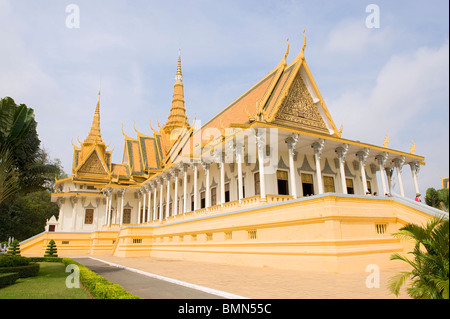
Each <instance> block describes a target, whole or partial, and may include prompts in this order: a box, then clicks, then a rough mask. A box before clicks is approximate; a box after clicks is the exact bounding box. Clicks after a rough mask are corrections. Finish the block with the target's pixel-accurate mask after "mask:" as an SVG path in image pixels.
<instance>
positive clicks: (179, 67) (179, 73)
mask: <svg viewBox="0 0 450 319" xmlns="http://www.w3.org/2000/svg"><path fill="white" fill-rule="evenodd" d="M175 80H176V81H179V82H181V81H182V80H183V75H182V74H181V49H180V48H178V66H177V74H176V75H175Z"/></svg>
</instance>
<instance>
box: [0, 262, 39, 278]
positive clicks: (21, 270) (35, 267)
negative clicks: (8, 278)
mask: <svg viewBox="0 0 450 319" xmlns="http://www.w3.org/2000/svg"><path fill="white" fill-rule="evenodd" d="M39 268H40V267H39V264H38V263H30V264H29V265H27V266H15V267H0V273H3V274H5V273H12V272H16V273H18V274H19V278H26V277H33V276H37V275H38V274H39Z"/></svg>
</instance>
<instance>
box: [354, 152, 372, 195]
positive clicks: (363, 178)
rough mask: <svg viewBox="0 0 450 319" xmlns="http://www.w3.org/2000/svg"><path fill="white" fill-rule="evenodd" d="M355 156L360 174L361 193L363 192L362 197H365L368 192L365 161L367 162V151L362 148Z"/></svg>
mask: <svg viewBox="0 0 450 319" xmlns="http://www.w3.org/2000/svg"><path fill="white" fill-rule="evenodd" d="M356 156H358V160H359V169H360V173H361V181H362V184H363V191H364V195H366V194H367V192H368V189H367V179H366V161H367V157H368V156H369V149H368V148H364V149H363V150H362V151H359V152H358V153H356Z"/></svg>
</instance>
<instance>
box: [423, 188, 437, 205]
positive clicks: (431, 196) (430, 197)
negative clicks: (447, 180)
mask: <svg viewBox="0 0 450 319" xmlns="http://www.w3.org/2000/svg"><path fill="white" fill-rule="evenodd" d="M425 203H426V204H427V205H428V206H431V207H437V206H438V205H439V198H438V194H437V191H436V190H435V189H434V188H433V187H430V188H428V189H427V193H426V196H425Z"/></svg>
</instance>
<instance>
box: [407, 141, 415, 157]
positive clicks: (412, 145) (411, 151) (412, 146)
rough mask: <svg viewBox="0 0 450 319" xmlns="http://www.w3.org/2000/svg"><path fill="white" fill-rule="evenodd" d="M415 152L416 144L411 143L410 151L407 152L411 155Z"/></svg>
mask: <svg viewBox="0 0 450 319" xmlns="http://www.w3.org/2000/svg"><path fill="white" fill-rule="evenodd" d="M415 151H416V144H415V143H414V141H411V149H410V150H409V152H410V153H411V154H414V152H415Z"/></svg>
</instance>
